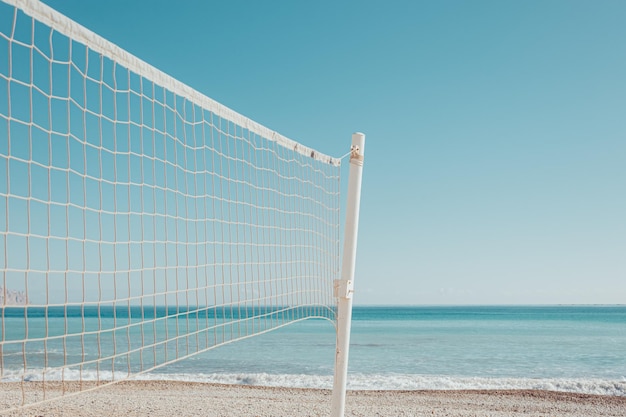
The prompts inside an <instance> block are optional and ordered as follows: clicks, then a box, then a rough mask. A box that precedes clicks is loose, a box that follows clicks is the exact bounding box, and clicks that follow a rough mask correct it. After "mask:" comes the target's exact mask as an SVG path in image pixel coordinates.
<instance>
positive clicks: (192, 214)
mask: <svg viewBox="0 0 626 417" xmlns="http://www.w3.org/2000/svg"><path fill="white" fill-rule="evenodd" d="M339 165H340V159H336V158H331V157H328V156H326V155H323V154H321V153H319V152H317V151H315V150H312V149H310V148H308V147H306V146H303V145H301V144H299V143H297V142H294V141H291V140H290V139H287V138H285V137H283V136H281V135H279V134H277V133H275V132H273V131H271V130H269V129H267V128H265V127H263V126H261V125H259V124H257V123H256V122H253V121H251V120H249V119H247V118H245V117H243V116H241V115H239V114H237V113H236V112H234V111H232V110H230V109H228V108H226V107H224V106H222V105H220V104H219V103H216V102H214V101H213V100H211V99H209V98H208V97H206V96H204V95H202V94H200V93H198V92H196V91H194V90H192V89H191V88H189V87H187V86H185V85H184V84H182V83H180V82H179V81H177V80H174V79H172V78H171V77H169V76H167V75H165V74H163V73H162V72H160V71H158V70H156V69H155V68H153V67H151V66H149V65H148V64H146V63H144V62H142V61H140V60H139V59H137V58H135V57H133V56H132V55H130V54H128V53H127V52H125V51H123V50H121V49H120V48H118V47H116V46H115V45H113V44H111V43H109V42H107V41H106V40H104V39H102V38H100V37H98V36H97V35H95V34H93V33H91V32H89V31H88V30H87V29H85V28H83V27H81V26H80V25H78V24H76V23H75V22H72V21H71V20H69V19H68V18H66V17H65V16H63V15H61V14H59V13H57V12H55V11H54V10H52V9H50V8H49V7H47V6H45V5H43V4H41V3H39V2H37V1H33V0H2V1H0V274H1V275H0V287H1V288H0V326H1V339H0V385H1V386H2V387H3V388H4V389H5V391H6V395H4V396H3V397H2V398H0V413H4V412H6V411H7V410H15V409H16V408H20V407H24V406H28V405H33V404H37V403H40V402H42V401H48V400H50V399H53V398H57V397H59V396H63V395H69V394H74V393H77V392H82V391H85V390H90V389H93V388H94V387H97V386H101V385H106V384H109V383H113V382H115V381H119V380H122V379H128V378H131V377H133V376H136V375H138V374H141V373H144V372H149V371H152V370H154V369H156V368H159V367H162V366H164V365H167V364H170V363H172V362H175V361H178V360H181V359H183V358H186V357H189V356H191V355H194V354H197V353H199V352H204V351H206V350H208V349H212V348H214V347H216V346H220V345H223V344H225V343H230V342H232V341H235V340H240V339H244V338H247V337H251V336H254V335H257V334H261V333H265V332H267V331H270V330H273V329H276V328H279V327H282V326H284V325H287V324H290V323H293V322H296V321H300V320H304V319H307V318H325V319H328V320H331V321H333V320H335V300H334V298H333V280H334V279H335V278H336V277H337V274H338V271H339V258H340V257H339V200H340V196H339V188H340V187H339V179H340V168H339Z"/></svg>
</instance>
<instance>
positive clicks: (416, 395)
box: [0, 381, 626, 417]
mask: <svg viewBox="0 0 626 417" xmlns="http://www.w3.org/2000/svg"><path fill="white" fill-rule="evenodd" d="M31 384H34V383H31ZM0 388H2V389H1V390H0V409H2V410H4V409H6V408H7V405H8V404H10V402H11V401H16V399H17V398H18V397H19V398H21V395H22V394H21V389H20V385H19V384H3V385H1V386H0ZM75 388H76V385H69V386H68V385H66V390H70V391H71V390H73V389H75ZM83 388H84V387H83ZM54 393H55V392H54V389H52V390H51V389H50V388H49V387H48V388H47V395H48V396H50V395H54ZM330 398H331V395H330V391H327V390H314V389H287V388H263V387H249V386H232V385H212V384H201V383H188V382H164V381H137V382H124V383H119V384H115V385H112V386H108V387H102V388H99V389H97V390H93V391H90V392H86V393H82V394H80V395H74V396H68V397H65V398H62V399H59V400H55V401H51V402H48V403H44V404H42V405H39V406H36V407H31V408H26V409H25V410H22V411H20V412H12V413H9V414H0V415H10V416H33V417H35V416H37V417H40V416H41V417H53V416H75V417H87V416H89V417H92V416H111V417H113V416H115V417H118V416H122V417H132V416H151V417H174V416H176V417H178V416H203V417H207V416H328V415H329V414H330ZM433 415H434V416H478V417H486V416H489V417H495V416H503V417H504V416H507V417H508V416H536V417H539V416H542V417H543V416H551V417H560V416H568V417H571V416H580V417H594V416H598V417H599V416H602V417H609V416H619V417H625V416H626V397H608V396H595V395H581V394H568V393H556V392H547V391H350V392H348V397H347V403H346V416H433Z"/></svg>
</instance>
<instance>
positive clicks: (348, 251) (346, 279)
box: [331, 133, 365, 417]
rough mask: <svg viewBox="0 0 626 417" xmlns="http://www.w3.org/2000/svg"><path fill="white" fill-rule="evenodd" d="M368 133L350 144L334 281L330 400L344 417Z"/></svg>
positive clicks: (334, 416)
mask: <svg viewBox="0 0 626 417" xmlns="http://www.w3.org/2000/svg"><path fill="white" fill-rule="evenodd" d="M364 146H365V135H364V134H363V133H354V134H353V135H352V147H351V148H350V151H351V152H350V174H349V177H348V201H347V207H346V226H345V232H344V240H343V262H342V267H341V279H339V280H336V281H335V297H337V298H338V300H337V350H336V356H335V379H334V383H333V396H332V400H331V416H332V417H343V415H344V412H345V408H346V383H347V381H346V380H347V378H348V350H349V348H350V324H351V322H352V293H353V289H354V267H355V263H356V242H357V235H358V226H359V206H360V203H361V177H362V173H363V150H364Z"/></svg>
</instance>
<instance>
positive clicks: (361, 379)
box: [2, 369, 626, 396]
mask: <svg viewBox="0 0 626 417" xmlns="http://www.w3.org/2000/svg"><path fill="white" fill-rule="evenodd" d="M42 379H44V378H43V377H42V370H30V371H28V372H27V373H26V374H24V373H22V372H13V373H11V372H7V371H5V373H4V374H3V376H2V382H16V381H20V380H24V381H41V380H42ZM124 379H131V380H143V381H146V380H149V381H155V380H157V381H184V382H203V383H213V384H227V385H251V386H266V387H286V388H318V389H331V388H332V386H333V377H332V375H304V374H299V375H295V374H270V373H210V374H204V373H178V374H177V373H156V372H154V373H147V374H140V375H136V376H132V377H130V378H129V375H128V373H127V372H115V373H112V372H111V371H100V372H96V371H95V370H83V371H78V370H75V369H65V370H61V369H54V370H49V371H46V372H45V380H46V381H60V380H66V381H72V380H74V381H76V380H83V381H95V380H99V381H111V380H124ZM348 389H351V390H363V391H366V390H406V391H415V390H546V391H561V392H572V393H580V394H596V395H610V396H626V377H622V379H621V380H619V381H617V380H605V379H597V378H596V379H594V378H589V379H585V378H571V379H567V378H479V377H451V376H434V375H409V374H373V375H372V374H351V375H350V376H349V378H348Z"/></svg>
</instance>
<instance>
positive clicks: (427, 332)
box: [4, 305, 626, 396]
mask: <svg viewBox="0 0 626 417" xmlns="http://www.w3.org/2000/svg"><path fill="white" fill-rule="evenodd" d="M5 320H7V322H6V323H5V325H6V326H9V324H8V323H10V322H9V321H8V320H9V318H7V317H5ZM88 320H89V319H88ZM93 320H96V318H93ZM87 327H88V325H87ZM85 346H86V347H85V348H86V349H88V350H89V349H96V348H97V346H95V345H91V344H88V343H87V344H85ZM19 353H20V352H15V354H19ZM92 353H93V354H95V353H96V352H92ZM87 354H88V356H89V352H87ZM5 355H8V353H7V352H6V349H5ZM334 357H335V327H334V324H333V322H330V321H328V320H322V319H310V320H304V321H298V322H295V323H293V324H290V325H288V326H285V327H282V328H279V329H277V330H273V331H271V332H268V333H264V334H260V335H256V336H254V337H250V338H246V339H244V340H239V341H236V342H233V343H228V344H226V345H224V346H220V347H217V348H214V349H210V350H208V351H206V352H204V353H200V354H197V355H194V356H192V357H190V358H187V359H184V360H181V361H178V362H175V363H173V364H171V365H167V366H165V367H161V368H158V369H155V370H153V371H151V372H148V373H142V374H140V375H138V376H135V377H133V379H139V380H146V379H148V380H179V381H197V382H211V383H220V384H241V385H259V386H279V387H299V388H331V387H332V384H333V367H334ZM4 359H5V367H6V366H7V363H9V362H10V358H9V357H8V356H7V357H6V358H4ZM89 372H91V371H89V370H84V371H83V374H82V376H81V378H83V379H89V378H90V373H89ZM94 372H95V371H94ZM72 375H74V376H75V377H76V378H78V375H77V374H72V373H71V372H66V373H65V375H64V378H65V379H71V378H72ZM5 376H6V375H5ZM92 376H93V378H95V374H94V375H92ZM100 377H102V373H101V374H100ZM48 378H49V379H54V375H48ZM5 380H6V378H5ZM348 388H349V389H354V390H474V389H480V390H501V389H540V390H553V391H565V392H576V393H589V394H600V395H611V396H626V306H624V305H618V306H561V305H559V306H411V307H405V306H402V307H398V306H375V307H369V306H368V307H365V306H356V307H354V310H353V321H352V334H351V343H350V351H349V371H348Z"/></svg>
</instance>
